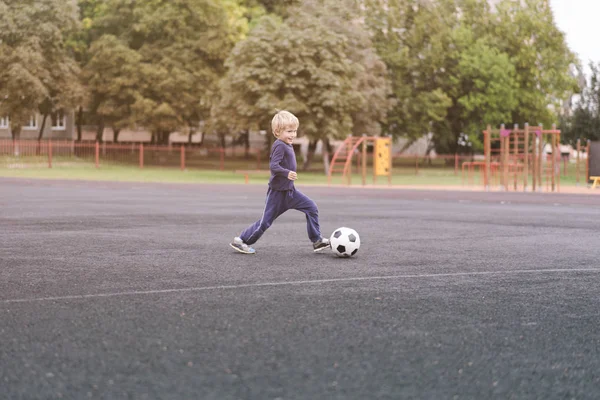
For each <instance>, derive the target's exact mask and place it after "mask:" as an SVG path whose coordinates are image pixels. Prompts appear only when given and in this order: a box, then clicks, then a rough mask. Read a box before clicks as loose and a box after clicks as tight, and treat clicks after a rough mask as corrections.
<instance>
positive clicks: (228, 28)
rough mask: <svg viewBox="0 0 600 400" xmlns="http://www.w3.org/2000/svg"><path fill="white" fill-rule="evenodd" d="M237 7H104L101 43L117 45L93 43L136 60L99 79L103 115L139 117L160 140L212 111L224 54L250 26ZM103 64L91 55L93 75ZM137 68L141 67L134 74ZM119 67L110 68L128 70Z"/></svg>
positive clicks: (112, 1) (97, 27)
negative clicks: (104, 79) (243, 21)
mask: <svg viewBox="0 0 600 400" xmlns="http://www.w3.org/2000/svg"><path fill="white" fill-rule="evenodd" d="M224 4H228V2H226V3H224ZM232 15H233V14H231V13H229V14H228V12H227V10H226V9H225V8H224V7H223V4H222V3H220V2H216V1H213V0H181V1H177V2H171V1H164V0H141V1H137V2H130V1H126V0H107V7H106V11H105V13H104V15H103V16H101V17H100V18H98V19H97V20H96V21H95V22H94V32H93V35H94V43H95V42H96V41H100V43H102V41H104V43H105V44H107V43H109V42H110V41H116V42H115V43H119V46H118V49H117V50H118V51H113V50H112V49H110V46H108V45H102V46H95V47H94V46H92V48H93V49H94V50H95V51H102V52H103V53H101V54H104V55H106V56H107V57H113V58H116V59H121V60H123V61H124V62H127V63H129V64H125V65H123V72H122V74H124V75H123V79H122V80H121V81H120V82H117V83H114V85H113V86H114V87H112V88H106V87H105V88H102V87H99V86H96V88H95V91H94V94H95V95H98V96H99V97H96V98H94V99H93V100H92V104H93V105H94V107H95V109H96V110H97V111H96V112H97V113H98V115H99V116H101V117H102V118H104V119H106V120H112V121H119V123H126V122H129V123H131V122H133V121H136V122H138V123H140V124H141V125H143V126H144V127H146V128H147V129H149V130H151V131H152V132H153V139H154V140H155V141H157V142H160V143H166V142H167V140H168V137H169V134H170V133H171V132H173V131H175V130H178V129H184V130H189V129H190V128H191V127H194V126H197V125H198V123H199V121H200V120H202V119H206V118H208V115H209V112H210V108H211V104H212V101H213V98H214V97H215V93H216V83H217V82H218V80H219V78H220V77H221V75H222V74H223V73H224V66H223V62H224V60H225V58H226V57H227V54H228V53H229V50H230V49H231V47H232V46H233V41H234V40H236V38H239V37H240V35H242V34H243V31H244V28H243V26H242V27H240V26H239V21H238V20H237V19H236V18H235V17H232ZM230 17H232V18H230ZM104 35H112V36H113V38H106V37H103V36H104ZM127 49H129V50H131V52H130V51H128V50H127ZM132 52H135V53H136V54H137V55H135V54H133V53H132ZM94 55H95V54H92V59H93V57H94ZM102 65H103V63H102V62H98V63H91V62H90V63H88V64H87V65H86V68H85V69H86V76H88V77H93V76H97V75H98V74H101V73H102V70H101V69H100V67H101V66H102ZM131 68H137V75H138V77H137V78H135V79H134V77H132V76H131V74H130V73H131V71H132V70H131ZM118 69H119V68H118V66H115V67H114V68H113V70H112V71H111V74H113V76H114V77H118V76H119V75H120V74H121V73H120V72H119V70H118ZM96 83H99V81H96ZM99 84H100V85H109V84H110V83H109V82H104V83H99ZM120 84H124V85H125V86H126V87H127V88H128V91H127V93H126V94H125V95H123V96H120V95H117V93H116V90H115V89H117V88H118V87H119V86H118V85H120ZM111 85H112V84H111ZM123 105H125V106H126V107H125V108H123V107H122V106H123Z"/></svg>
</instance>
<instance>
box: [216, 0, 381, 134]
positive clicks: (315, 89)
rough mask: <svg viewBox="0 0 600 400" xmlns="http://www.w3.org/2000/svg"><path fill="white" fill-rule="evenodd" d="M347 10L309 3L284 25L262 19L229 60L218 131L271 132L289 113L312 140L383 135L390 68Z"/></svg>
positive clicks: (271, 18) (274, 19)
mask: <svg viewBox="0 0 600 400" xmlns="http://www.w3.org/2000/svg"><path fill="white" fill-rule="evenodd" d="M342 8H343V7H339V6H336V5H334V3H327V2H325V4H321V2H311V3H305V4H304V5H303V7H302V8H297V9H293V11H291V12H290V15H291V16H290V17H289V18H287V19H286V20H282V19H281V18H279V17H276V16H273V15H269V16H265V17H263V18H262V19H261V20H260V21H259V22H258V24H257V26H256V27H255V28H254V29H253V30H252V31H251V32H250V33H249V35H248V37H247V39H246V40H244V41H242V42H239V43H238V44H237V46H236V47H235V48H234V49H233V51H232V53H231V55H230V57H229V58H228V60H227V63H226V66H227V68H228V72H227V74H226V75H225V77H224V79H223V80H222V86H221V96H222V97H221V101H220V103H219V104H218V106H216V107H215V108H214V109H213V114H212V115H213V120H214V123H215V126H216V127H218V128H220V129H224V128H227V129H230V130H233V131H235V130H242V129H245V128H252V129H265V130H267V129H268V128H269V121H270V119H271V118H272V116H273V114H274V113H275V112H276V111H277V110H279V109H288V110H290V111H292V112H293V113H294V114H296V115H297V116H298V117H299V119H300V122H301V125H300V129H301V133H302V134H303V135H307V136H308V137H309V138H310V139H312V140H318V139H325V138H343V137H345V136H347V135H349V134H351V133H352V132H353V131H354V130H355V129H360V133H374V132H368V131H367V130H368V129H373V130H378V123H379V122H381V121H382V120H383V118H384V117H385V112H386V110H387V108H388V107H387V106H388V99H387V91H388V83H387V80H386V70H385V65H384V64H383V63H382V62H381V61H380V59H379V57H378V56H377V55H376V54H375V53H374V51H373V49H372V46H371V44H370V41H369V39H368V35H367V33H366V32H365V30H364V29H363V27H362V25H361V24H360V23H359V22H358V21H355V22H352V21H348V20H347V19H345V18H344V15H343V14H342V13H341V10H342ZM375 125H377V126H375Z"/></svg>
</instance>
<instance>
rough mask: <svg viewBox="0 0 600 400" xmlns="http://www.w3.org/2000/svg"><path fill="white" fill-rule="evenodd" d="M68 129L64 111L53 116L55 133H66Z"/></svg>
mask: <svg viewBox="0 0 600 400" xmlns="http://www.w3.org/2000/svg"><path fill="white" fill-rule="evenodd" d="M66 127H67V118H66V117H65V113H64V112H62V111H59V112H56V113H54V114H52V129H53V130H55V131H64V130H65V129H66Z"/></svg>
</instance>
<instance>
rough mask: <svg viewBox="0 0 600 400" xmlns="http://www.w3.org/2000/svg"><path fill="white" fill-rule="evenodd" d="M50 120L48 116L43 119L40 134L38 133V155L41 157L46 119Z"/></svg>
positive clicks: (45, 115)
mask: <svg viewBox="0 0 600 400" xmlns="http://www.w3.org/2000/svg"><path fill="white" fill-rule="evenodd" d="M47 118H48V114H44V117H43V118H42V126H41V127H40V132H39V133H38V138H37V141H38V142H37V149H36V153H37V155H38V156H39V155H40V154H41V144H42V143H41V142H42V136H44V129H45V128H46V119H47Z"/></svg>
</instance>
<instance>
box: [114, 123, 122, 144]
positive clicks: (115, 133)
mask: <svg viewBox="0 0 600 400" xmlns="http://www.w3.org/2000/svg"><path fill="white" fill-rule="evenodd" d="M112 131H113V142H114V143H117V142H118V141H119V133H121V130H120V129H117V128H115V127H114V126H113V128H112Z"/></svg>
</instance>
